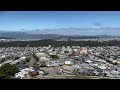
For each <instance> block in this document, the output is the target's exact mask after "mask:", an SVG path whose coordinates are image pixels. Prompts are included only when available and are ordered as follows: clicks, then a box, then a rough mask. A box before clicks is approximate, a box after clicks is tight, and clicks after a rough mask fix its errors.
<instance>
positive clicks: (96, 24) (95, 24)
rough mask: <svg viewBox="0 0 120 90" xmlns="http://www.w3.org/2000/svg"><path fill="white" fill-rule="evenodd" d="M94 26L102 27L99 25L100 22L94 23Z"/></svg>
mask: <svg viewBox="0 0 120 90" xmlns="http://www.w3.org/2000/svg"><path fill="white" fill-rule="evenodd" d="M93 25H94V26H102V24H101V23H99V22H95V23H93Z"/></svg>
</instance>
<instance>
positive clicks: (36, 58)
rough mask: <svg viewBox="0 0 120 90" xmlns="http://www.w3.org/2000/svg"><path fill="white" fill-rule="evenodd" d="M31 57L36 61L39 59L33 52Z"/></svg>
mask: <svg viewBox="0 0 120 90" xmlns="http://www.w3.org/2000/svg"><path fill="white" fill-rule="evenodd" d="M33 58H35V60H36V62H38V61H39V58H38V57H37V56H36V55H35V54H34V53H33Z"/></svg>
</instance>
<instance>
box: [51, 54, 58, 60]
mask: <svg viewBox="0 0 120 90" xmlns="http://www.w3.org/2000/svg"><path fill="white" fill-rule="evenodd" d="M50 57H51V58H52V59H59V57H58V56H57V55H50Z"/></svg>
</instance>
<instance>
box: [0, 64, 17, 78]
mask: <svg viewBox="0 0 120 90" xmlns="http://www.w3.org/2000/svg"><path fill="white" fill-rule="evenodd" d="M17 72H19V68H18V67H16V66H13V65H11V64H9V63H7V64H4V65H2V66H1V67H0V79H11V78H13V77H14V75H15V73H17Z"/></svg>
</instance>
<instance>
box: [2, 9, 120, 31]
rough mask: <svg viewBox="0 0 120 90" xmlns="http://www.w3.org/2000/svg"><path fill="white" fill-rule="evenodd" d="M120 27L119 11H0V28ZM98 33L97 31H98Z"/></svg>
mask: <svg viewBox="0 0 120 90" xmlns="http://www.w3.org/2000/svg"><path fill="white" fill-rule="evenodd" d="M69 27H73V28H89V27H92V28H101V27H113V28H120V11H1V12H0V30H12V31H19V30H21V29H25V30H34V29H51V28H53V29H54V28H69ZM98 33H99V32H98Z"/></svg>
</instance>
